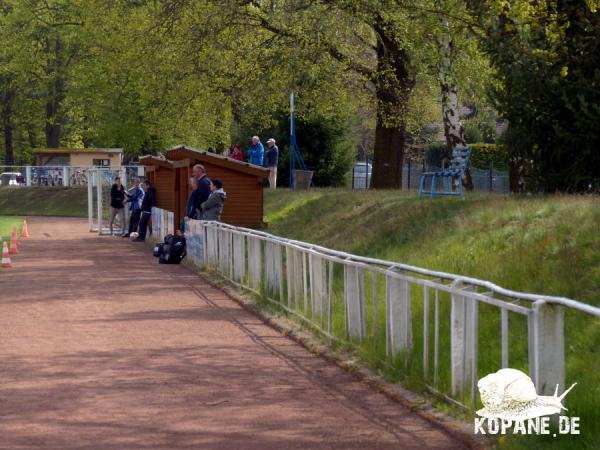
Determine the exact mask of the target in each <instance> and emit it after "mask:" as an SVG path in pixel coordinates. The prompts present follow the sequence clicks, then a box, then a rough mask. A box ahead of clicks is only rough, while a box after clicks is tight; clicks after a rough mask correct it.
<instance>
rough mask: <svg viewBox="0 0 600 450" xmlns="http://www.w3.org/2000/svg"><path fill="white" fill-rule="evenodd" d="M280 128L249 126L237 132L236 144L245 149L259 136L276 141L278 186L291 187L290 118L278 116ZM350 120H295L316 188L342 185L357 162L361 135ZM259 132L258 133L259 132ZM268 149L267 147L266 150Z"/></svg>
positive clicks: (341, 118)
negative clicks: (355, 155)
mask: <svg viewBox="0 0 600 450" xmlns="http://www.w3.org/2000/svg"><path fill="white" fill-rule="evenodd" d="M277 117H278V118H279V121H278V122H277V125H276V126H274V127H270V128H260V127H259V126H252V125H247V126H245V127H244V128H242V129H241V130H239V131H238V139H237V141H238V142H239V143H240V144H241V145H242V148H243V149H245V148H246V146H247V145H249V144H248V141H249V138H250V136H253V135H255V134H258V135H259V136H261V138H262V140H263V142H265V141H266V140H267V139H268V138H269V137H273V138H275V140H276V141H277V146H278V147H279V151H280V157H279V168H278V175H277V183H278V184H280V185H282V186H286V185H288V184H289V143H290V139H289V117H287V116H286V115H284V114H278V115H277ZM354 129H356V124H355V123H353V120H352V118H349V117H335V116H334V117H323V116H321V115H318V114H312V115H308V116H300V117H299V118H298V119H297V120H296V134H297V142H298V146H299V147H300V153H301V154H302V157H303V159H304V162H305V164H306V166H307V168H308V170H312V171H314V175H313V182H314V184H315V185H316V186H342V185H343V184H344V181H345V178H346V176H347V174H348V172H349V171H350V170H351V167H352V163H353V161H354V154H355V148H356V143H357V139H358V136H357V135H356V134H355V133H353V132H352V130H354ZM257 130H258V131H257ZM265 149H266V147H265Z"/></svg>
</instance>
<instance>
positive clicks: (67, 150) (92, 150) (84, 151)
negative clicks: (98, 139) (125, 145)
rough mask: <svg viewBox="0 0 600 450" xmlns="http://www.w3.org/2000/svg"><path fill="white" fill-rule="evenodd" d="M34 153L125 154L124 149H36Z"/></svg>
mask: <svg viewBox="0 0 600 450" xmlns="http://www.w3.org/2000/svg"><path fill="white" fill-rule="evenodd" d="M34 153H41V154H44V153H80V154H85V153H123V149H122V148H36V149H35V150H34Z"/></svg>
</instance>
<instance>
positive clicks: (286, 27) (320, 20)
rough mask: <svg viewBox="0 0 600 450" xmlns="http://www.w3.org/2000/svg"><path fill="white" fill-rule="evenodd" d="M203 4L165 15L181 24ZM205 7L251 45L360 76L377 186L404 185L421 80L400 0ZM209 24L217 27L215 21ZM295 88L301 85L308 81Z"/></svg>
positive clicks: (180, 5) (172, 5) (175, 6)
mask: <svg viewBox="0 0 600 450" xmlns="http://www.w3.org/2000/svg"><path fill="white" fill-rule="evenodd" d="M198 3H199V2H186V1H177V2H174V1H167V2H165V5H166V7H165V10H166V11H167V12H168V13H169V14H171V17H173V16H177V17H178V18H181V17H182V16H183V15H184V12H183V10H184V9H185V8H188V7H192V6H190V5H194V4H195V5H196V6H197V5H198ZM200 3H202V5H204V6H205V7H206V8H208V10H209V11H213V10H212V9H211V8H215V7H218V8H220V9H221V10H223V12H222V13H221V14H228V19H229V23H235V24H236V30H237V31H238V33H240V32H241V33H244V28H245V32H247V33H248V34H247V35H246V38H247V39H256V37H257V36H259V39H258V41H259V42H260V41H262V42H263V43H266V44H268V45H271V46H274V45H278V46H280V48H284V49H285V51H287V52H291V53H294V54H295V55H298V54H299V53H302V54H303V56H304V57H308V58H307V59H308V60H309V61H310V59H311V58H312V59H313V61H318V60H324V59H326V60H327V62H328V64H329V65H333V66H334V67H336V70H337V72H338V73H339V74H340V75H341V76H343V77H344V78H345V79H350V80H353V81H354V83H356V79H357V77H359V78H360V79H361V80H362V83H363V86H364V85H365V83H366V84H367V86H368V87H367V86H365V87H364V88H363V89H371V90H372V91H374V96H375V101H376V105H377V108H376V111H377V120H376V131H375V150H374V167H373V178H372V179H373V181H372V184H373V187H376V188H399V187H401V178H402V163H403V157H404V148H405V137H406V122H405V118H406V110H407V105H408V99H409V97H410V94H411V91H412V88H413V86H414V83H415V79H414V72H413V67H412V65H411V61H410V54H409V52H408V50H407V49H406V48H405V45H404V39H405V37H406V31H405V30H406V15H405V14H404V9H403V7H402V6H401V5H400V4H399V2H396V1H385V2H379V1H377V2H376V1H365V2H350V1H340V2H337V1H336V2H334V1H328V0H320V1H314V2H301V1H282V2H276V3H275V2H259V1H246V0H239V1H237V2H228V3H227V5H229V6H230V9H229V10H227V11H225V10H226V7H224V5H223V4H222V2H217V3H219V5H217V4H216V3H212V2H200ZM211 19H213V20H212V25H213V27H214V22H215V16H214V15H213V16H211ZM199 22H202V19H201V18H200V19H199ZM200 28H201V29H202V27H200ZM259 30H260V31H259ZM281 53H283V52H280V54H281ZM286 59H287V60H289V58H286ZM292 59H293V58H292ZM307 59H304V61H306V60H307ZM311 67H313V68H314V67H317V68H318V67H319V66H318V65H316V64H311ZM302 72H304V71H302ZM293 82H294V84H301V83H302V79H301V78H300V77H296V79H295V80H293ZM290 87H292V86H290ZM288 93H289V90H288V91H287V92H285V94H286V96H287V94H288Z"/></svg>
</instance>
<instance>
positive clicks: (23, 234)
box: [21, 220, 29, 238]
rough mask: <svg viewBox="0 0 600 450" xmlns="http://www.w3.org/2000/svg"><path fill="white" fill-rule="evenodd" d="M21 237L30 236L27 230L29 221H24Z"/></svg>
mask: <svg viewBox="0 0 600 450" xmlns="http://www.w3.org/2000/svg"><path fill="white" fill-rule="evenodd" d="M21 237H23V238H27V237H29V233H28V232H27V221H26V220H24V221H23V228H21Z"/></svg>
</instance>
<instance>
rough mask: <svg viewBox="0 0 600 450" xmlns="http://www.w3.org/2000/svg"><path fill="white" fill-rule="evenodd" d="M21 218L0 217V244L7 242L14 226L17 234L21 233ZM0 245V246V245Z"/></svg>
mask: <svg viewBox="0 0 600 450" xmlns="http://www.w3.org/2000/svg"><path fill="white" fill-rule="evenodd" d="M22 224H23V217H19V216H0V238H1V239H0V242H2V241H5V242H8V241H9V240H10V237H11V233H12V229H13V227H14V226H15V225H16V226H17V232H19V233H20V232H21V225H22ZM0 245H1V244H0Z"/></svg>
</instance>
